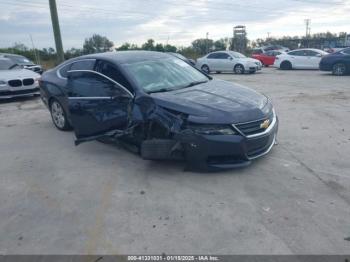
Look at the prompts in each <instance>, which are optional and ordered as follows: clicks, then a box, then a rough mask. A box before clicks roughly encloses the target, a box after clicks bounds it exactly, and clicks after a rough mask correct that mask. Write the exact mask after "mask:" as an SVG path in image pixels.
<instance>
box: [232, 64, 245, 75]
mask: <svg viewBox="0 0 350 262" xmlns="http://www.w3.org/2000/svg"><path fill="white" fill-rule="evenodd" d="M234 71H235V73H236V74H243V72H244V68H243V66H241V65H237V66H236V67H235V70H234Z"/></svg>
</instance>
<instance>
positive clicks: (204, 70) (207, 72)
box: [201, 65, 210, 74]
mask: <svg viewBox="0 0 350 262" xmlns="http://www.w3.org/2000/svg"><path fill="white" fill-rule="evenodd" d="M201 69H202V71H203V72H204V73H206V74H209V73H210V69H209V66H207V65H204V66H202V68H201Z"/></svg>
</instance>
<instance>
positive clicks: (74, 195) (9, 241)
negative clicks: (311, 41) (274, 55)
mask: <svg viewBox="0 0 350 262" xmlns="http://www.w3.org/2000/svg"><path fill="white" fill-rule="evenodd" d="M214 76H215V77H218V78H222V79H226V80H229V81H235V82H238V83H240V84H243V85H247V86H250V87H252V88H254V89H256V90H257V91H260V92H263V93H265V94H267V95H268V96H270V97H271V98H272V100H273V102H274V105H275V108H276V111H277V113H278V115H279V118H280V129H279V137H278V140H279V145H277V146H276V147H275V148H274V149H273V150H272V151H271V153H270V154H269V155H267V156H266V157H264V158H262V159H259V160H257V161H255V162H254V163H253V164H252V165H251V166H249V167H247V168H244V169H237V170H231V171H225V172H220V173H204V174H203V173H192V172H184V171H183V168H184V165H183V164H182V163H181V162H180V163H177V162H151V161H144V160H142V159H141V158H140V157H138V156H137V155H134V154H132V153H130V152H128V151H126V150H124V149H122V148H118V147H117V146H113V145H105V144H101V143H99V142H90V143H85V144H82V145H80V146H78V147H75V146H74V143H73V141H74V134H73V133H72V132H60V131H58V130H57V129H55V128H54V126H53V124H52V123H51V119H50V116H49V113H48V111H47V110H46V108H45V107H44V106H43V104H42V103H41V101H40V99H39V98H30V99H21V100H13V101H7V102H1V103H0V156H1V157H0V254H87V253H88V254H95V253H100V254H130V253H142V254H160V253H163V252H165V253H166V254H180V253H182V254H183V253H187V254H188V253H195V254H200V253H213V254H346V253H349V250H350V241H348V240H346V239H347V238H349V237H350V157H349V156H350V85H349V83H350V81H349V80H350V77H334V76H332V75H329V74H327V73H321V72H318V71H279V70H275V69H270V68H266V69H263V70H262V72H261V73H258V74H255V75H232V74H221V75H214Z"/></svg>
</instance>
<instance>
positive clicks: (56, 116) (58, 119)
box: [51, 101, 66, 129]
mask: <svg viewBox="0 0 350 262" xmlns="http://www.w3.org/2000/svg"><path fill="white" fill-rule="evenodd" d="M51 115H52V120H53V122H54V123H55V125H56V126H57V127H58V128H60V129H63V128H64V126H65V123H66V117H65V115H64V111H63V108H62V106H61V105H60V104H59V103H58V102H56V101H54V102H53V103H52V105H51Z"/></svg>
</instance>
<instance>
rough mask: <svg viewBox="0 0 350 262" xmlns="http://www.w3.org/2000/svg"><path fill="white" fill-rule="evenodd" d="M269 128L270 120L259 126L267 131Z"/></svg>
mask: <svg viewBox="0 0 350 262" xmlns="http://www.w3.org/2000/svg"><path fill="white" fill-rule="evenodd" d="M269 126H270V120H269V119H266V120H265V121H264V122H262V123H261V124H260V128H264V129H267V128H268V127H269Z"/></svg>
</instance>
